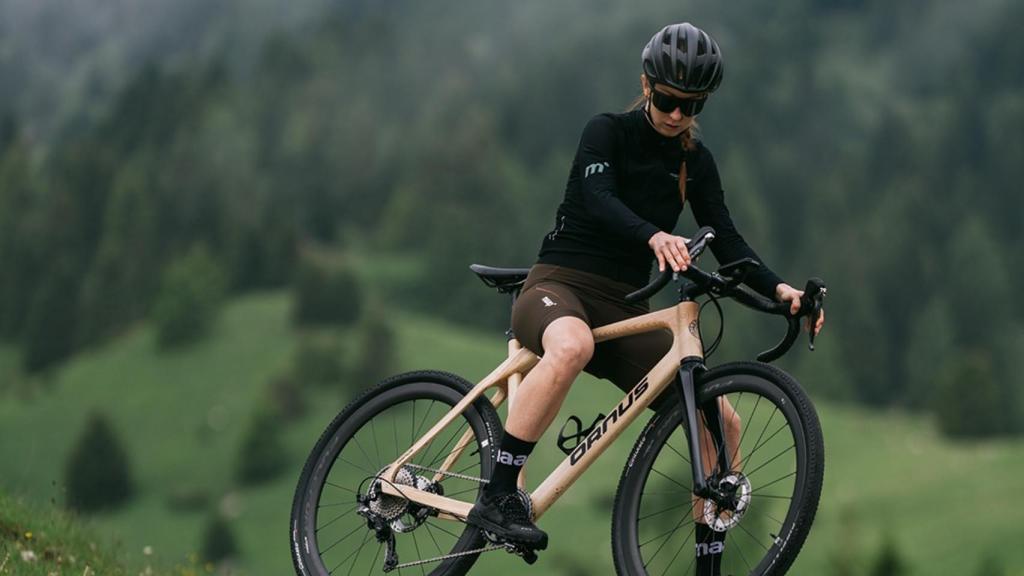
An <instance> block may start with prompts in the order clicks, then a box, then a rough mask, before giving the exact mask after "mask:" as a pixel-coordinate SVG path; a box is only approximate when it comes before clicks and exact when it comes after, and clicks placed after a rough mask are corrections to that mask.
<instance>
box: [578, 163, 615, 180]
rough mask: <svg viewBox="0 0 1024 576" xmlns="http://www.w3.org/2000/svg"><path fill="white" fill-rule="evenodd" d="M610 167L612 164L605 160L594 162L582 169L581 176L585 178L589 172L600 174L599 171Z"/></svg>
mask: <svg viewBox="0 0 1024 576" xmlns="http://www.w3.org/2000/svg"><path fill="white" fill-rule="evenodd" d="M611 167H612V165H611V164H609V163H607V162H595V163H593V164H591V165H589V166H587V167H586V168H585V169H584V170H583V177H584V178H587V177H588V176H590V175H591V174H600V173H602V172H604V169H605V168H611Z"/></svg>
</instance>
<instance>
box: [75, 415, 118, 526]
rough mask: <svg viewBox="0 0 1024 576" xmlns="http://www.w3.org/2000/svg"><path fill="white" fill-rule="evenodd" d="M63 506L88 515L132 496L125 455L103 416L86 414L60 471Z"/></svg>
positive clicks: (112, 506)
mask: <svg viewBox="0 0 1024 576" xmlns="http://www.w3.org/2000/svg"><path fill="white" fill-rule="evenodd" d="M64 478H65V480H64V481H65V484H66V485H67V506H68V508H71V509H74V510H80V511H83V512H92V511H97V510H104V509H108V508H114V507H116V506H118V505H120V504H122V503H124V502H125V501H126V500H128V498H129V497H130V496H131V495H132V491H133V489H132V478H131V471H130V467H129V463H128V454H127V452H126V451H125V449H124V448H123V447H122V446H121V443H120V441H119V440H118V438H117V436H116V435H115V433H114V430H113V428H112V427H111V425H110V422H109V421H108V419H107V418H106V416H104V415H103V414H101V413H99V412H93V413H92V414H90V416H89V418H88V420H87V422H86V425H85V430H84V431H83V432H82V435H81V436H80V437H79V439H78V443H77V444H75V447H74V448H73V449H72V451H71V454H70V455H69V457H68V460H67V464H66V466H65V470H64Z"/></svg>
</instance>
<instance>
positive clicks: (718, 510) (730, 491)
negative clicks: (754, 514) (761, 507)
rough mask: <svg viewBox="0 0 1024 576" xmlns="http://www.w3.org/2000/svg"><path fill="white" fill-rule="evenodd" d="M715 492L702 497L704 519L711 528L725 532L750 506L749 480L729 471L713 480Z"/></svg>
mask: <svg viewBox="0 0 1024 576" xmlns="http://www.w3.org/2000/svg"><path fill="white" fill-rule="evenodd" d="M714 485H715V486H716V487H717V489H716V490H715V492H716V494H715V495H714V496H713V497H711V498H705V499H704V521H705V522H706V523H707V525H708V526H710V527H711V529H712V530H714V531H716V532H725V531H726V530H730V529H732V528H733V527H735V526H736V525H737V524H739V523H740V520H742V519H743V515H744V514H746V513H747V509H748V507H749V506H750V494H751V492H753V490H752V488H751V487H750V480H749V479H748V478H747V477H746V476H744V475H743V474H741V473H740V472H730V473H729V474H728V475H726V476H724V477H723V478H721V479H719V480H717V482H714Z"/></svg>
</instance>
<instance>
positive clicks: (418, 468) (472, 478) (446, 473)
mask: <svg viewBox="0 0 1024 576" xmlns="http://www.w3.org/2000/svg"><path fill="white" fill-rule="evenodd" d="M403 466H408V467H409V468H415V469H417V470H426V471H427V472H433V473H435V474H441V475H444V476H450V477H452V478H459V479H461V480H472V481H474V482H480V483H481V484H488V481H487V480H484V479H483V478H477V477H475V476H467V475H465V474H459V473H458V472H446V471H444V470H437V469H435V468H427V467H426V466H420V465H419V464H403Z"/></svg>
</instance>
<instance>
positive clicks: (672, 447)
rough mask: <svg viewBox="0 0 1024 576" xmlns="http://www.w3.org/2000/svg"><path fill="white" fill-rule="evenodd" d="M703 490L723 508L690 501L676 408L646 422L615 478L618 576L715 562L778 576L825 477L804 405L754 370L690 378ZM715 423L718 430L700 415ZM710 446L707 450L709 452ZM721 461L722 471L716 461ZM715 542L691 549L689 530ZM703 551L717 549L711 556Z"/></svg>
mask: <svg viewBox="0 0 1024 576" xmlns="http://www.w3.org/2000/svg"><path fill="white" fill-rule="evenodd" d="M696 390H697V402H698V409H699V412H698V416H699V419H701V420H703V421H704V422H705V424H704V426H705V427H706V429H708V430H711V429H714V428H718V429H719V430H722V431H724V434H717V435H716V434H704V433H702V442H706V443H708V444H707V448H706V449H705V451H704V453H709V454H711V455H712V457H711V458H707V460H710V462H705V472H706V473H707V476H708V478H709V482H710V483H712V484H713V485H714V486H715V487H716V488H720V489H723V490H727V491H728V492H729V494H731V495H732V496H731V497H730V498H729V499H728V503H724V502H721V501H720V502H714V501H712V500H711V499H701V498H697V497H695V496H694V495H693V493H692V488H691V485H692V482H693V480H692V479H693V473H692V467H691V464H690V452H689V448H688V446H689V444H688V440H687V436H686V434H685V433H684V431H683V428H682V427H681V423H682V421H683V410H682V406H675V407H673V408H672V409H671V410H667V411H665V412H663V413H659V414H657V415H655V416H654V417H653V418H652V419H651V421H650V422H649V423H648V424H647V426H646V427H645V428H644V430H643V432H642V433H641V435H640V438H639V439H638V440H637V442H636V444H635V446H634V447H633V451H632V453H631V455H630V457H629V459H628V461H627V463H626V467H625V470H623V473H622V478H621V480H620V482H619V488H618V493H617V495H616V498H615V510H614V516H613V519H612V549H613V553H614V557H615V567H616V570H617V572H618V573H619V574H621V575H629V576H640V575H646V574H650V575H654V576H657V575H661V574H679V575H685V574H691V575H694V576H699V574H698V572H697V555H698V554H702V553H703V554H706V553H708V552H717V551H719V550H723V551H722V552H721V573H722V574H736V575H739V574H750V575H752V576H754V575H756V576H777V575H781V574H785V573H786V571H787V570H788V569H789V567H790V565H791V564H792V563H793V560H795V558H796V555H797V553H798V552H799V551H800V547H801V546H802V545H803V543H804V540H805V539H806V538H807V534H808V532H809V531H810V528H811V523H812V522H813V521H814V514H815V512H816V510H817V508H818V498H819V496H820V494H821V484H822V479H823V476H824V447H823V442H822V435H821V426H820V424H819V422H818V416H817V414H816V413H815V411H814V407H813V406H812V404H811V402H810V400H809V399H808V398H807V395H806V394H805V393H804V392H803V390H801V388H800V386H799V385H798V384H797V382H796V381H795V380H794V379H793V378H792V377H791V376H789V375H788V374H786V373H785V372H783V371H781V370H779V369H777V368H775V367H773V366H770V365H767V364H762V363H757V362H737V363H731V364H726V365H723V366H720V367H717V368H714V369H712V370H709V371H707V372H704V373H703V374H700V375H699V376H698V377H697V381H696ZM716 411H717V412H718V413H719V414H721V417H720V418H719V419H718V422H719V424H717V425H713V426H709V425H708V424H707V422H709V421H710V422H716V420H715V418H714V417H713V416H712V417H709V416H708V415H709V414H714V413H715V412H716ZM712 445H713V447H712ZM722 451H725V453H727V454H728V455H729V460H730V461H731V466H730V469H729V470H723V469H721V462H720V460H719V458H717V456H718V455H719V454H720V453H721V452H722ZM698 523H700V524H706V525H707V526H708V527H710V528H711V530H710V531H709V530H707V529H702V531H703V532H707V533H708V534H717V535H718V537H717V540H718V541H719V542H721V543H720V544H715V543H714V541H710V542H709V541H704V542H698V541H697V538H696V536H695V535H696V533H697V528H696V524H698ZM712 546H714V547H717V549H712Z"/></svg>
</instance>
